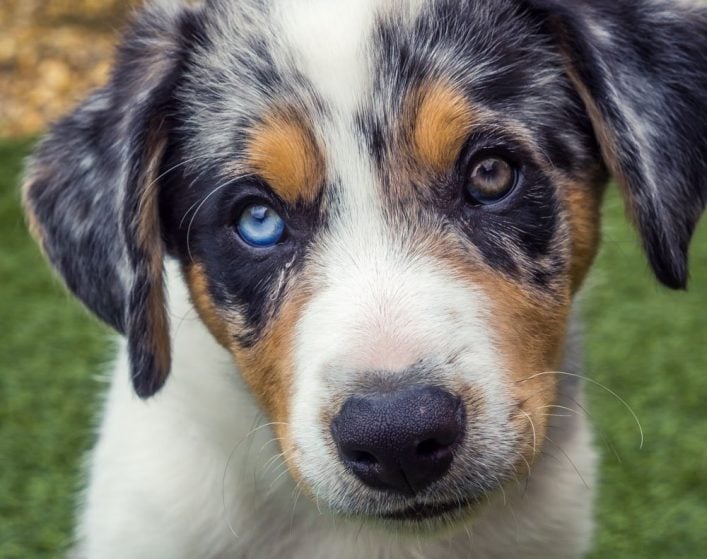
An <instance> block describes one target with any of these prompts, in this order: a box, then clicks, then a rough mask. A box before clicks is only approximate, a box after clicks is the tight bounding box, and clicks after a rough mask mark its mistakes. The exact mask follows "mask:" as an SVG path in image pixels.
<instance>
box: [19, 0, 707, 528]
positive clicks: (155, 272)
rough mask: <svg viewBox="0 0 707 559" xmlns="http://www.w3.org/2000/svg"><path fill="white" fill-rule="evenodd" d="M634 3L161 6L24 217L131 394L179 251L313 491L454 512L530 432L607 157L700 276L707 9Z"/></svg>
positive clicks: (142, 389) (79, 115)
mask: <svg viewBox="0 0 707 559" xmlns="http://www.w3.org/2000/svg"><path fill="white" fill-rule="evenodd" d="M625 4H626V5H625V6H622V9H618V8H615V3H612V4H609V3H605V2H602V1H598V0H597V1H592V2H590V1H587V2H578V3H573V7H571V8H569V7H566V6H565V5H564V4H563V3H559V2H558V3H555V2H543V1H529V2H506V1H499V0H481V1H476V2H459V1H446V0H433V1H430V2H421V1H417V0H406V1H402V0H401V1H399V2H397V1H396V2H387V1H385V2H381V1H374V0H369V1H365V2H355V3H344V4H342V5H339V4H338V3H334V2H328V1H327V2H324V1H322V2H310V3H303V2H294V1H292V2H291V1H286V0H281V1H278V2H272V3H262V2H257V3H256V2H253V3H249V2H238V3H236V2H227V1H225V0H215V1H211V2H206V3H205V4H204V5H203V6H200V7H197V8H184V7H174V5H173V4H166V5H161V4H155V5H153V6H151V7H149V8H146V9H145V10H144V11H143V12H142V14H141V15H140V17H139V18H138V20H137V21H136V23H135V24H134V26H133V28H132V30H131V31H130V33H129V34H128V35H127V36H126V38H125V40H124V42H123V46H122V50H121V52H120V53H119V57H118V62H117V65H116V70H115V73H114V76H113V79H112V81H111V83H110V84H109V85H108V86H107V87H106V88H105V89H104V90H101V91H99V92H98V93H96V94H95V95H94V96H93V97H92V98H91V99H90V100H89V101H88V102H87V103H86V104H85V105H84V106H83V107H81V108H79V109H78V111H77V112H76V113H75V114H74V115H72V116H71V117H69V118H68V119H67V120H65V121H64V122H61V123H59V124H58V125H57V127H56V128H55V130H54V131H53V132H52V134H51V135H50V136H49V138H48V139H47V140H45V142H44V143H43V144H42V145H41V146H40V148H39V150H38V152H37V155H36V156H35V159H34V161H33V164H32V166H31V168H30V172H29V174H28V178H27V182H26V186H25V202H26V206H27V209H28V214H29V216H30V222H31V225H32V228H33V230H34V232H35V235H36V236H37V237H38V238H39V239H40V242H41V243H42V246H43V247H44V250H45V251H46V252H47V254H48V256H49V258H50V259H51V260H52V261H53V263H54V264H55V265H56V266H57V267H58V268H59V269H60V271H61V272H62V273H63V275H64V276H65V278H66V280H67V283H68V285H69V287H70V288H71V289H72V290H74V291H75V292H76V293H77V294H78V295H79V296H80V297H81V298H82V299H83V300H84V301H85V302H86V303H87V305H88V306H89V307H90V308H92V309H93V310H94V311H95V312H96V313H97V314H98V315H99V316H101V317H102V318H103V319H105V320H107V321H108V322H109V323H111V324H112V325H114V326H115V327H116V328H117V329H118V330H119V331H121V332H123V333H125V334H126V336H127V337H128V341H129V348H130V351H131V359H132V364H133V372H134V382H135V387H136V389H137V391H138V393H139V394H140V395H142V396H150V395H152V394H153V393H154V392H156V391H157V390H158V389H159V387H160V386H161V385H162V383H163V382H164V381H165V378H166V375H167V372H168V370H169V336H168V323H167V319H166V314H165V305H164V295H163V288H162V281H161V273H162V261H163V258H164V257H165V255H168V256H169V257H172V258H176V259H178V260H179V261H180V262H181V264H182V268H183V271H184V278H185V281H186V283H187V285H188V286H189V289H190V292H191V295H192V299H193V302H194V305H195V307H196V308H197V310H198V311H199V314H200V316H201V318H202V320H203V321H204V323H205V324H206V325H207V327H208V328H209V329H210V331H211V332H212V333H213V335H214V336H215V337H216V339H217V340H219V342H220V343H221V344H222V345H223V346H224V347H226V348H227V349H229V351H230V352H231V353H232V354H233V356H234V358H235V361H236V363H237V365H238V369H239V371H240V373H241V374H242V375H243V377H244V379H245V381H246V383H247V384H248V385H249V387H250V388H251V390H252V391H253V393H254V395H255V397H256V398H257V399H258V401H259V402H260V404H261V406H262V407H263V409H264V410H265V411H266V412H267V413H268V415H269V416H270V418H271V419H272V421H273V422H274V423H275V425H276V427H275V430H276V432H277V435H278V437H279V440H280V442H281V445H282V447H283V451H284V453H285V458H286V461H287V464H288V466H289V468H290V472H291V473H292V475H293V477H294V478H295V479H297V480H298V481H300V482H301V483H302V485H303V486H304V487H305V488H306V489H308V490H309V492H311V493H312V494H316V495H317V496H318V498H319V499H320V500H323V501H325V502H327V503H328V504H329V506H330V507H331V508H333V509H335V510H337V511H340V512H342V513H344V514H346V515H354V516H357V515H360V516H365V517H373V518H379V519H387V520H390V521H399V522H407V523H412V524H415V525H417V524H419V523H421V522H422V521H423V520H424V521H429V520H431V519H445V520H449V518H453V517H455V516H460V515H462V514H464V512H466V511H468V510H469V509H472V508H473V507H474V505H475V504H476V503H477V502H478V501H480V500H481V499H482V498H484V497H485V495H487V494H488V493H490V492H493V491H494V490H496V489H498V488H500V487H501V486H502V485H503V484H504V483H506V482H507V481H509V480H511V479H515V478H517V477H518V476H522V475H524V474H525V473H527V471H528V469H529V468H530V467H531V465H532V462H533V459H534V457H535V455H536V453H537V452H539V450H540V448H541V445H542V442H543V440H544V435H545V430H546V417H547V406H550V405H552V404H553V402H554V401H555V398H556V395H557V394H556V393H557V385H556V384H557V383H556V375H553V374H552V371H555V370H556V369H557V368H558V367H559V364H560V360H561V358H562V347H563V341H564V335H565V329H566V325H567V320H568V315H569V312H570V306H571V303H572V298H573V295H574V294H575V293H576V292H577V290H578V289H579V287H580V286H581V284H582V281H583V278H584V276H585V274H586V273H587V270H588V269H589V267H590V265H591V262H592V260H593V258H594V255H595V253H596V249H597V243H598V236H599V235H598V228H599V206H600V202H601V197H602V193H603V187H604V183H605V182H606V178H607V171H606V170H607V168H608V169H609V170H610V171H611V172H612V173H613V174H614V175H615V176H616V177H617V178H618V180H619V182H620V183H621V185H622V188H623V190H624V193H625V196H626V198H627V203H628V206H629V208H630V212H631V214H632V216H633V218H634V220H635V221H636V224H637V226H638V228H639V230H640V232H641V234H642V237H643V239H644V245H645V246H646V248H647V251H648V253H649V256H650V259H651V263H652V264H653V267H654V269H655V271H656V273H657V275H658V277H659V278H660V279H661V280H662V281H663V282H664V283H666V284H668V285H669V286H671V287H681V286H684V284H685V281H686V271H685V270H686V265H685V262H686V251H687V244H688V241H689V238H690V235H691V233H692V230H693V228H694V226H695V223H696V222H697V219H698V218H699V214H700V212H701V211H702V209H703V207H704V202H705V200H704V198H705V192H706V189H705V186H706V184H707V183H706V181H705V177H706V176H707V164H706V163H705V160H704V158H703V157H702V156H701V153H703V150H704V148H707V145H705V144H707V98H706V96H705V93H704V92H705V91H707V63H706V62H705V60H704V57H703V55H702V54H701V53H703V52H705V50H706V49H707V14H706V13H705V11H704V10H701V9H697V8H690V7H687V6H684V5H680V6H673V5H669V4H664V3H662V2H657V1H650V2H648V1H646V2H631V3H628V2H626V3H625ZM647 29H649V30H650V33H648V34H646V33H645V31H646V30H647ZM649 66H650V69H649V68H648V67H649ZM678 84H679V86H678Z"/></svg>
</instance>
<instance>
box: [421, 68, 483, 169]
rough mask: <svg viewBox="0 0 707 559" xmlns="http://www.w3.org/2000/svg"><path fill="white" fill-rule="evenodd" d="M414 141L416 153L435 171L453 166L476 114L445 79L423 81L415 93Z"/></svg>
mask: <svg viewBox="0 0 707 559" xmlns="http://www.w3.org/2000/svg"><path fill="white" fill-rule="evenodd" d="M410 104H411V107H412V145H413V149H414V155H415V156H416V158H417V159H418V160H419V161H420V162H422V163H423V164H424V165H426V166H427V167H429V168H431V169H433V170H434V171H436V172H442V171H445V170H446V169H448V168H450V167H451V166H452V165H453V164H454V162H455V161H456V159H457V157H458V156H459V152H460V151H461V148H462V146H463V145H464V142H465V140H466V138H467V137H468V135H469V133H470V131H471V127H472V126H473V124H474V122H475V120H476V118H475V114H474V110H473V109H472V107H471V105H470V104H469V101H468V100H467V98H466V97H465V96H464V95H463V94H462V93H461V92H459V91H458V90H457V89H456V88H454V87H453V86H451V85H449V84H446V83H444V82H433V83H430V84H427V85H424V86H423V87H421V88H420V89H418V90H417V91H416V92H415V93H413V97H412V99H411V103H410Z"/></svg>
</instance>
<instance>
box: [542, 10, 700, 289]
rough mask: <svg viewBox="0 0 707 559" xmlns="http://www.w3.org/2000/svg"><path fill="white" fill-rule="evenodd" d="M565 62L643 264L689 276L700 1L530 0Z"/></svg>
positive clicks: (678, 278) (681, 280)
mask: <svg viewBox="0 0 707 559" xmlns="http://www.w3.org/2000/svg"><path fill="white" fill-rule="evenodd" d="M529 5H530V6H531V9H532V10H534V11H535V12H536V13H537V14H539V15H540V17H541V18H542V19H543V20H544V22H545V25H546V29H547V30H548V32H549V33H551V34H552V35H553V37H554V38H555V39H556V40H557V42H558V44H559V45H560V48H561V49H562V50H563V51H564V54H565V55H566V57H567V60H568V72H569V75H570V77H571V79H572V81H573V82H574V85H575V86H576V87H577V89H578V90H579V93H580V95H581V96H582V98H583V100H584V102H585V104H586V106H587V110H588V112H589V115H590V118H591V119H592V122H593V125H594V129H595V132H596V135H597V138H598V140H599V143H600V145H601V149H602V152H603V156H604V159H605V162H606V164H607V166H608V167H609V169H610V170H611V172H612V174H613V175H614V176H615V177H616V178H617V180H618V182H619V183H620V185H621V187H622V190H623V193H624V196H625V198H626V201H627V206H628V209H629V213H630V215H631V216H632V218H633V220H634V222H635V224H636V226H637V227H638V230H639V232H640V233H641V236H642V239H643V244H644V247H645V249H646V252H647V253H648V257H649V259H650V262H651V265H652V266H653V269H654V271H655V273H656V276H657V277H658V279H659V280H660V281H661V282H663V283H664V284H665V285H667V286H669V287H672V288H684V287H685V286H686V284H687V276H688V273H687V254H688V245H689V242H690V238H691V237H692V233H693V231H694V229H695V226H696V224H697V222H698V220H699V218H700V215H701V214H702V211H703V210H704V207H705V202H706V200H707V7H705V6H704V5H703V6H699V5H697V4H689V2H688V1H687V0H674V1H669V0H573V1H571V2H570V1H567V0H529Z"/></svg>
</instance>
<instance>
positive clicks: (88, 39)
mask: <svg viewBox="0 0 707 559" xmlns="http://www.w3.org/2000/svg"><path fill="white" fill-rule="evenodd" d="M134 4H136V1H135V0H0V137H8V136H10V137H22V136H28V135H34V134H36V133H38V132H39V131H40V130H42V129H43V128H44V127H45V126H46V125H47V123H48V122H51V121H53V120H55V119H56V118H58V117H59V116H61V115H62V114H64V113H65V112H66V111H67V110H68V109H69V108H70V107H72V106H73V105H74V104H75V103H76V102H77V101H78V100H80V99H81V97H82V96H83V95H85V94H86V92H87V91H89V90H90V89H92V88H94V87H96V86H97V85H100V84H102V83H103V82H104V81H105V80H106V78H107V76H108V71H109V68H110V61H111V57H112V49H113V46H114V43H115V40H116V38H117V35H118V30H119V29H120V28H121V25H122V23H123V22H124V20H125V18H126V16H127V15H128V13H129V8H130V6H131V5H134Z"/></svg>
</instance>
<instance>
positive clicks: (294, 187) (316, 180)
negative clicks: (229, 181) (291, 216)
mask: <svg viewBox="0 0 707 559" xmlns="http://www.w3.org/2000/svg"><path fill="white" fill-rule="evenodd" d="M246 154H247V159H248V163H249V165H250V167H251V168H252V169H254V170H255V172H257V173H258V174H259V175H260V176H262V177H263V179H265V180H266V181H267V182H268V185H269V186H270V187H271V188H272V189H273V190H274V191H275V192H276V193H277V194H278V196H280V197H281V198H282V199H283V200H285V201H286V202H289V203H295V202H297V201H300V200H301V201H305V202H311V201H313V200H314V199H315V198H316V196H317V194H318V193H319V190H320V189H321V187H322V183H323V181H324V162H323V158H322V153H321V151H320V150H319V147H318V145H317V142H316V139H315V137H314V133H313V132H312V130H311V129H310V128H309V127H308V126H307V125H306V124H305V123H304V121H303V120H302V118H301V117H299V116H298V115H297V114H296V113H295V112H293V111H276V112H273V113H271V114H270V115H268V116H267V117H266V118H265V119H264V120H263V122H262V123H261V124H260V125H258V126H256V127H255V129H254V130H252V132H251V135H250V139H249V143H248V146H247V149H246Z"/></svg>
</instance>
